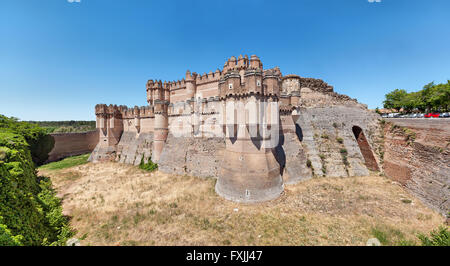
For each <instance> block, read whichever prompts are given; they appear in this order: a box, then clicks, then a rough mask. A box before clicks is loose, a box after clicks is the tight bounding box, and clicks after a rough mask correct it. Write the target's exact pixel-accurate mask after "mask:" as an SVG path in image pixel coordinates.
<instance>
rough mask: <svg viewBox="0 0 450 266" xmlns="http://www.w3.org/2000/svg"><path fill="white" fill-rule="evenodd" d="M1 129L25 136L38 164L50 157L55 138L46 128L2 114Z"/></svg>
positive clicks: (34, 160)
mask: <svg viewBox="0 0 450 266" xmlns="http://www.w3.org/2000/svg"><path fill="white" fill-rule="evenodd" d="M0 131H1V132H10V133H15V134H18V135H20V136H22V137H24V138H25V140H26V143H27V144H28V145H29V149H30V152H31V158H32V159H33V162H34V163H35V164H37V165H41V164H43V163H44V162H45V161H46V160H47V159H48V153H49V152H50V151H51V150H52V149H53V146H54V145H55V140H54V139H53V137H52V136H50V135H48V134H47V132H46V130H45V129H43V128H40V127H39V126H37V125H33V124H30V123H27V122H19V121H18V120H17V119H16V118H8V117H6V116H3V115H0Z"/></svg>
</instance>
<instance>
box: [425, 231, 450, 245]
mask: <svg viewBox="0 0 450 266" xmlns="http://www.w3.org/2000/svg"><path fill="white" fill-rule="evenodd" d="M418 238H419V239H420V241H421V242H422V246H447V247H448V246H450V232H449V231H448V230H447V228H446V227H444V226H441V227H439V229H437V230H433V231H432V232H431V233H430V237H428V236H426V235H423V234H419V236H418Z"/></svg>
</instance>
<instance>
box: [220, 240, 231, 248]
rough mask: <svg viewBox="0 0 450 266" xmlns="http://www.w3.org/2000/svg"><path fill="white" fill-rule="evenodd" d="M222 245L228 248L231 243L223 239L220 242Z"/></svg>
mask: <svg viewBox="0 0 450 266" xmlns="http://www.w3.org/2000/svg"><path fill="white" fill-rule="evenodd" d="M222 244H223V245H225V246H229V245H231V242H230V240H228V239H225V240H224V241H222Z"/></svg>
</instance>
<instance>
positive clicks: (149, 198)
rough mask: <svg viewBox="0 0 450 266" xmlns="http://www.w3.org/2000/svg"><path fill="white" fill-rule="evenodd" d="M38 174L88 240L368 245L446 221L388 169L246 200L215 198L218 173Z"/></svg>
mask: <svg viewBox="0 0 450 266" xmlns="http://www.w3.org/2000/svg"><path fill="white" fill-rule="evenodd" d="M41 174H45V175H47V176H50V177H51V178H52V181H53V183H54V185H55V186H56V189H57V190H58V192H59V195H60V196H61V197H62V198H63V208H64V212H65V213H66V214H67V215H69V216H71V217H72V220H71V224H72V226H73V227H74V228H76V229H77V231H78V233H77V237H78V238H81V239H82V241H81V244H82V245H365V243H366V241H367V240H368V239H369V238H371V237H374V236H377V237H379V238H383V239H381V240H382V242H383V243H384V244H387V245H394V244H395V245H397V244H405V243H409V244H411V243H412V242H417V241H418V240H417V237H416V236H417V234H418V233H428V232H430V231H431V230H432V229H436V228H437V227H438V226H439V225H442V224H443V222H444V218H443V217H442V216H440V215H439V214H437V213H436V212H434V211H432V210H430V209H428V208H427V207H425V206H424V205H423V204H422V203H421V202H419V201H418V200H417V199H416V198H414V197H413V196H412V195H410V194H409V193H408V192H406V191H405V190H403V189H402V188H401V187H400V186H399V185H397V184H395V183H393V182H391V181H390V180H388V179H387V178H385V177H381V176H370V177H357V178H314V179H312V180H309V181H306V182H302V183H300V184H297V185H292V186H288V187H286V189H285V193H284V194H283V195H282V196H281V197H280V198H279V199H277V200H274V201H271V202H266V203H261V204H256V205H242V204H237V203H233V202H229V201H226V200H224V199H222V198H220V197H219V196H217V195H216V194H215V192H214V184H215V180H214V179H201V178H195V177H187V176H172V175H167V174H164V173H161V172H154V173H148V172H145V171H143V170H140V169H138V168H137V167H134V166H130V165H123V164H118V163H102V164H91V163H89V164H85V165H81V166H76V167H72V168H69V169H64V170H57V171H48V170H47V171H46V170H41ZM406 241H409V242H406ZM411 241H412V242H411Z"/></svg>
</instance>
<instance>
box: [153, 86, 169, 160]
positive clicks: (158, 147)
mask: <svg viewBox="0 0 450 266" xmlns="http://www.w3.org/2000/svg"><path fill="white" fill-rule="evenodd" d="M153 88H154V90H155V92H156V94H155V99H154V100H153V105H154V114H155V121H154V129H153V151H152V161H153V162H158V160H159V157H160V156H161V153H162V150H163V148H164V143H165V141H166V139H167V134H168V132H169V128H168V115H167V106H168V102H167V101H165V99H164V96H165V93H164V88H163V84H162V83H161V81H159V82H155V85H154V87H153Z"/></svg>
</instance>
